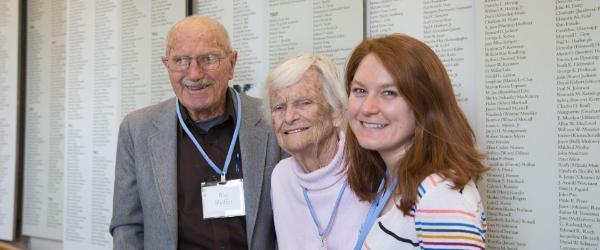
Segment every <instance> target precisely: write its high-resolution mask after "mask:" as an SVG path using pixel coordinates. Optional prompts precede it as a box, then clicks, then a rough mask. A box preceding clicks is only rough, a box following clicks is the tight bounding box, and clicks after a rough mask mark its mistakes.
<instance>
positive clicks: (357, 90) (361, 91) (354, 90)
mask: <svg viewBox="0 0 600 250" xmlns="http://www.w3.org/2000/svg"><path fill="white" fill-rule="evenodd" d="M350 92H352V94H353V95H355V96H364V95H366V94H367V91H366V90H365V89H363V88H359V87H353V88H351V89H350Z"/></svg>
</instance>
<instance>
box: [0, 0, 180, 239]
mask: <svg viewBox="0 0 600 250" xmlns="http://www.w3.org/2000/svg"><path fill="white" fill-rule="evenodd" d="M27 12H28V13H29V15H27V22H28V26H27V44H26V46H27V72H26V75H27V80H26V89H27V91H26V114H25V116H26V122H25V150H24V180H23V185H24V188H23V189H24V192H23V222H22V226H23V234H24V235H29V236H35V237H40V238H46V239H55V240H62V241H63V248H64V249H111V248H112V238H111V236H110V234H109V233H108V225H109V223H110V217H111V214H112V193H113V183H114V158H115V150H116V141H117V133H118V126H119V123H120V121H121V119H122V118H123V117H124V116H125V115H126V114H127V113H128V112H130V111H132V110H135V109H138V108H141V107H144V106H147V105H150V104H152V103H156V102H158V101H161V100H164V99H166V98H169V97H171V96H173V94H172V91H171V87H170V86H171V85H170V84H169V83H168V77H167V74H166V71H165V69H164V68H163V66H162V63H161V61H160V56H161V55H163V54H164V39H165V35H166V32H167V30H168V29H169V28H170V27H171V26H172V25H173V24H174V23H175V22H176V21H177V20H179V19H181V18H183V17H185V14H186V10H185V2H181V3H171V2H170V1H166V0H162V1H161V0H153V1H151V2H148V1H145V0H126V1H91V0H52V1H41V0H37V1H35V0H34V1H29V2H28V3H27ZM0 204H2V203H0ZM13 204H14V203H13Z"/></svg>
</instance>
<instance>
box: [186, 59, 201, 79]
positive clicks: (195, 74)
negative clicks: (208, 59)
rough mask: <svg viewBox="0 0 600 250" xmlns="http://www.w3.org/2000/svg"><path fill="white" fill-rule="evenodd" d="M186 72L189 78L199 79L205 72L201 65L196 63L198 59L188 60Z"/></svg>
mask: <svg viewBox="0 0 600 250" xmlns="http://www.w3.org/2000/svg"><path fill="white" fill-rule="evenodd" d="M187 73H188V76H189V78H190V79H191V80H199V79H202V77H204V73H205V72H204V68H202V66H201V65H200V64H198V61H197V60H196V59H193V60H191V62H190V66H189V67H188V70H187Z"/></svg>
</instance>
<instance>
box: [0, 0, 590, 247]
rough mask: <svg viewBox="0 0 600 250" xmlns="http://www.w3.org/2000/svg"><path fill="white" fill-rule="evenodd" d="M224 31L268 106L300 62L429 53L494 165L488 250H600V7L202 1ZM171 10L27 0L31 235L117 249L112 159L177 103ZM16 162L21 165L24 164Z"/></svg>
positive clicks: (11, 72) (6, 217)
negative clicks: (153, 114)
mask: <svg viewBox="0 0 600 250" xmlns="http://www.w3.org/2000/svg"><path fill="white" fill-rule="evenodd" d="M190 2H191V5H192V10H191V11H190V12H192V13H194V14H201V15H208V16H212V17H214V18H216V19H218V20H220V21H221V22H222V23H223V24H224V25H225V26H226V28H227V29H228V30H229V31H230V35H231V41H232V44H233V47H234V48H235V49H236V50H237V51H238V62H237V67H236V70H235V76H234V79H233V82H232V85H233V86H234V87H235V88H236V89H238V90H240V91H244V92H246V93H248V94H250V95H253V96H260V95H261V94H262V88H263V86H264V82H265V79H266V77H267V75H268V73H269V70H270V69H272V68H273V67H275V66H276V65H277V63H279V62H280V61H281V60H283V59H285V58H287V57H289V56H292V55H294V54H296V53H299V52H311V53H317V54H322V55H326V56H328V57H330V58H331V59H333V60H334V61H335V62H336V63H337V64H338V65H339V67H340V70H341V71H342V72H343V69H344V66H345V61H346V59H347V56H348V55H349V54H350V52H351V50H352V48H353V47H354V46H356V45H357V44H358V43H359V42H360V41H361V40H362V39H363V37H365V36H366V37H372V36H378V35H384V34H390V33H395V32H402V33H406V34H409V35H412V36H414V37H416V38H419V39H421V40H423V41H424V42H425V43H427V44H428V45H429V46H430V47H432V49H433V50H434V51H436V53H437V54H438V55H439V57H440V58H441V59H442V61H443V62H444V65H445V66H446V69H447V70H448V73H449V75H450V77H451V80H452V84H453V86H454V90H455V95H456V98H457V100H458V102H459V104H460V106H461V108H462V109H463V111H464V112H465V114H466V116H467V118H468V119H469V121H470V123H471V125H472V127H473V128H474V130H475V131H476V134H477V139H478V144H479V147H480V149H481V150H482V151H484V152H485V153H487V155H488V159H487V163H488V164H489V166H490V167H491V170H490V172H488V173H487V175H486V176H485V178H484V180H483V181H482V182H481V183H480V185H479V187H480V192H481V194H482V197H483V198H484V201H485V208H486V212H487V220H488V233H487V242H486V243H487V246H488V248H489V249H600V198H599V197H600V195H599V194H600V187H599V183H600V154H598V152H600V30H599V27H598V26H600V2H598V1H597V0H555V1H549V2H544V3H539V2H537V3H532V1H525V0H482V1H475V0H423V1H406V0H366V1H351V0H337V1H334V0H319V1H317V0H311V1H309V0H268V1H248V0H193V1H190ZM18 3H19V1H17V0H9V1H8V2H7V1H3V2H2V3H0V89H2V91H1V92H0V110H2V114H3V115H2V116H1V117H0V239H8V240H11V239H12V235H13V229H14V223H15V217H16V215H15V213H17V211H15V210H14V207H15V203H16V201H15V180H16V179H17V178H16V176H15V166H16V163H17V155H18V154H19V153H18V151H17V148H18V146H17V140H18V139H17V138H18V137H17V130H18V126H19V125H18V124H17V114H18V106H17V104H18V99H17V96H18V93H17V92H18V85H17V84H16V83H17V76H18V67H17V66H18V65H19V63H18V62H19V60H20V59H19V58H18V54H17V52H18V43H17V41H18V40H17V37H18V36H17V35H16V34H18V32H17V29H18V27H19V24H18V20H19V18H18V15H16V14H15V13H18V11H17V9H18ZM185 8H186V2H185V1H178V2H177V3H174V2H172V1H167V0H152V1H145V0H123V1H117V0H107V1H92V0H49V1H42V0H31V1H28V2H27V9H26V11H27V13H28V15H27V28H26V36H27V39H26V41H25V42H24V44H25V46H26V52H27V53H26V62H27V64H26V67H25V69H26V73H25V76H26V81H25V82H24V83H21V84H25V90H26V95H25V100H24V103H25V109H24V110H25V114H24V117H25V124H24V125H20V126H24V131H25V134H24V135H23V138H24V144H25V145H24V151H23V152H22V154H23V158H24V164H23V166H22V167H23V173H24V176H23V208H22V233H23V234H24V235H28V236H33V237H41V238H47V239H54V240H60V241H62V242H63V247H64V249H111V248H112V239H111V237H110V235H109V233H108V223H109V221H110V216H111V213H112V192H113V182H114V155H115V150H116V139H117V132H118V131H117V130H118V125H119V122H120V120H121V119H122V118H123V116H125V115H126V114H127V113H128V112H130V111H132V110H135V109H138V108H141V107H144V106H147V105H149V104H152V103H157V102H159V101H161V100H164V99H166V98H169V97H171V96H173V94H172V91H171V86H170V84H169V80H168V78H167V75H166V71H165V69H164V67H163V65H162V64H161V62H160V56H162V55H163V54H164V38H165V34H166V32H167V30H168V29H169V28H170V27H171V25H172V24H173V23H174V22H176V21H177V20H179V19H181V18H183V17H184V16H185V14H186V9H185ZM19 167H21V166H19Z"/></svg>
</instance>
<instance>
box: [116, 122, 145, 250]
mask: <svg viewBox="0 0 600 250" xmlns="http://www.w3.org/2000/svg"><path fill="white" fill-rule="evenodd" d="M131 133H132V131H131V124H130V119H128V118H127V117H126V118H125V119H124V120H123V122H122V123H121V126H120V128H119V138H118V143H117V156H116V164H115V186H114V197H113V215H112V220H111V223H110V233H111V235H112V236H113V248H114V249H117V250H118V249H143V248H144V225H143V224H144V221H143V213H142V206H141V201H140V194H139V187H138V185H137V179H136V165H135V154H134V140H133V139H132V134H131Z"/></svg>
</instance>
